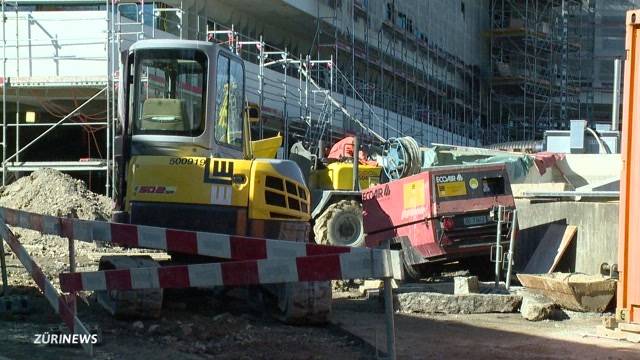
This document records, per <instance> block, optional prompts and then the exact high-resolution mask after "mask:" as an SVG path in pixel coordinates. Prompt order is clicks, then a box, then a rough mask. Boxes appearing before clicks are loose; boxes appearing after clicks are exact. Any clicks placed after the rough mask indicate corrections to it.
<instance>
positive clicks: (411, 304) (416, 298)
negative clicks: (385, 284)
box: [395, 292, 522, 314]
mask: <svg viewBox="0 0 640 360" xmlns="http://www.w3.org/2000/svg"><path fill="white" fill-rule="evenodd" d="M395 302H396V308H397V309H398V311H400V312H406V313H427V314H433V313H441V314H482V313H509V312H515V311H517V310H518V307H519V306H520V303H521V302H522V297H521V296H519V295H504V294H469V295H450V294H440V293H432V292H408V293H399V294H396V295H395Z"/></svg>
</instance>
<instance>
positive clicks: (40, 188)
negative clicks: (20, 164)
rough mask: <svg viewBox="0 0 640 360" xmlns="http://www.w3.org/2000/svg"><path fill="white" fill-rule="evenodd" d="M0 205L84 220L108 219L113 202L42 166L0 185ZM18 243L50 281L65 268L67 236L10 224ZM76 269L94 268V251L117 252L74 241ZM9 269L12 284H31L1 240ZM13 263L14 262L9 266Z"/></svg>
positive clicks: (65, 269) (55, 279)
mask: <svg viewBox="0 0 640 360" xmlns="http://www.w3.org/2000/svg"><path fill="white" fill-rule="evenodd" d="M0 206H2V207H8V208H13V209H18V210H25V211H30V212H34V213H38V214H45V215H52V216H59V217H70V218H79V219H84V220H108V219H110V218H111V212H112V211H113V202H112V201H111V199H109V198H108V197H105V196H102V195H99V194H95V193H93V192H91V191H90V190H89V189H88V188H87V186H86V185H85V183H84V182H82V181H81V180H77V179H74V178H72V177H71V176H69V175H66V174H63V173H61V172H59V171H57V170H53V169H42V170H38V171H35V172H33V173H32V174H31V175H29V176H25V177H23V178H20V179H18V180H17V181H16V182H14V183H12V184H11V185H8V186H5V187H2V188H1V189H0ZM12 231H13V232H14V233H15V234H16V235H17V236H18V238H19V241H20V243H21V244H22V245H23V246H24V247H25V249H26V250H27V252H28V253H29V254H30V256H32V257H33V258H34V260H35V261H36V262H37V263H38V264H39V265H40V267H41V268H42V269H43V271H44V273H45V275H47V277H48V278H49V279H50V280H52V281H53V282H54V283H57V282H58V276H57V275H58V273H60V272H62V271H68V270H69V258H68V240H67V239H64V238H61V237H58V236H54V235H42V234H40V233H39V232H37V231H32V230H26V229H21V228H18V227H12ZM75 249H76V261H77V264H78V269H86V270H95V269H96V267H97V264H96V259H97V258H99V255H98V256H96V255H94V254H95V253H99V252H104V251H114V252H119V251H121V250H120V249H115V248H97V247H96V245H95V244H93V243H86V242H80V241H76V242H75ZM5 251H6V252H7V254H8V255H9V256H8V262H9V264H10V269H9V282H10V284H12V285H14V286H24V285H27V286H32V285H33V281H32V280H31V277H30V276H29V275H28V274H27V273H26V272H25V271H24V269H23V268H22V266H21V265H20V264H19V262H18V260H17V258H16V257H15V255H14V254H12V252H11V250H10V249H9V247H8V245H6V244H5ZM12 265H15V266H12Z"/></svg>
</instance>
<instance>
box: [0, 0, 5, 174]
mask: <svg viewBox="0 0 640 360" xmlns="http://www.w3.org/2000/svg"><path fill="white" fill-rule="evenodd" d="M0 2H1V3H2V185H3V186H4V185H7V171H6V168H5V166H4V163H5V160H6V158H7V35H6V34H7V17H6V14H5V3H4V1H0Z"/></svg>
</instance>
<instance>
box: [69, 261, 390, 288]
mask: <svg viewBox="0 0 640 360" xmlns="http://www.w3.org/2000/svg"><path fill="white" fill-rule="evenodd" d="M372 255H373V256H372ZM385 255H391V253H385V252H382V251H380V252H372V253H369V254H368V253H364V252H360V253H345V254H331V255H319V256H305V257H297V258H287V259H284V258H282V259H265V260H249V261H234V262H224V263H208V264H195V265H180V266H165V267H148V268H134V269H121V270H105V271H93V272H84V273H61V274H60V287H61V288H62V290H63V291H65V292H74V291H81V290H93V291H95V290H137V289H157V288H163V289H166V288H188V287H213V286H239V285H258V284H277V283H286V282H302V281H327V280H348V279H362V278H390V277H394V269H393V265H394V263H396V264H397V263H398V262H399V257H398V259H396V261H394V260H393V259H392V257H391V256H385ZM396 255H397V252H396ZM396 274H397V271H396Z"/></svg>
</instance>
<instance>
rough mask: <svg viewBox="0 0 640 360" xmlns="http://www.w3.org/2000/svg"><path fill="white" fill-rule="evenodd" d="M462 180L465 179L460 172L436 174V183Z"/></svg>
mask: <svg viewBox="0 0 640 360" xmlns="http://www.w3.org/2000/svg"><path fill="white" fill-rule="evenodd" d="M462 180H464V178H463V177H462V175H460V174H458V175H453V174H451V175H440V176H436V183H438V184H443V183H448V182H454V181H462Z"/></svg>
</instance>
